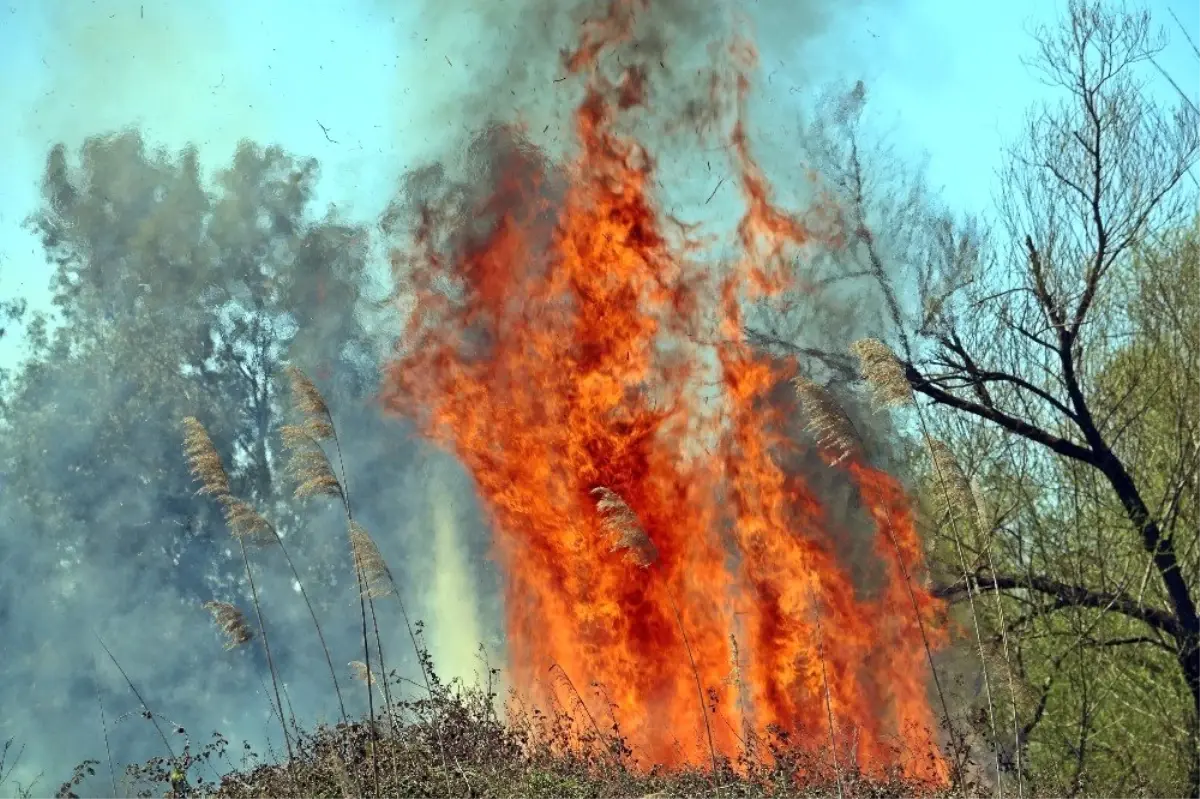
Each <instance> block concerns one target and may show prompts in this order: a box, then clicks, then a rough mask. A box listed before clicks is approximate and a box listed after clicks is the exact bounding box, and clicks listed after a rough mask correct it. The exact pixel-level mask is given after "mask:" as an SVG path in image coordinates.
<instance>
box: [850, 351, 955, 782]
mask: <svg viewBox="0 0 1200 799" xmlns="http://www.w3.org/2000/svg"><path fill="white" fill-rule="evenodd" d="M851 352H852V353H853V354H856V355H857V356H858V359H859V367H860V371H862V373H863V377H864V379H866V380H868V382H869V385H870V386H871V389H872V392H874V395H875V397H876V401H877V402H881V403H884V404H887V405H888V407H905V405H916V402H914V401H913V397H912V389H911V386H910V385H908V382H907V379H905V378H904V367H902V366H901V365H900V361H899V359H898V358H896V356H895V354H894V353H893V352H892V349H890V348H888V347H887V344H884V343H883V342H881V341H878V340H875V338H863V340H860V341H858V342H856V343H854V344H852V346H851ZM901 382H902V383H901ZM839 410H840V409H839ZM917 410H918V414H919V410H920V409H919V407H918V409H917ZM841 415H845V411H841ZM923 423H924V422H923ZM883 513H884V522H886V524H884V527H886V528H887V533H888V540H889V541H890V542H892V548H893V549H895V553H896V563H898V565H899V567H900V573H901V576H902V577H904V582H905V589H906V590H907V593H908V601H910V602H911V603H912V609H913V618H914V619H916V621H917V630H918V631H919V633H920V641H922V645H923V647H924V649H925V659H926V660H928V662H929V671H930V674H931V675H932V678H934V687H935V690H936V692H937V698H938V702H940V703H941V705H942V714H943V717H944V720H946V727H947V732H948V733H949V735H950V738H952V740H953V739H955V738H956V737H958V733H956V732H955V729H954V722H953V719H952V716H950V705H949V703H948V702H947V699H946V690H944V689H943V687H942V680H941V677H940V675H938V673H937V665H936V663H935V662H934V649H932V647H931V645H930V643H929V631H928V630H925V621H924V619H923V618H922V615H920V603H919V602H918V601H917V591H916V589H914V588H913V579H912V572H911V571H910V570H908V564H906V563H905V559H904V551H902V549H901V548H900V542H899V541H898V540H896V534H895V524H894V522H893V521H892V509H890V507H884V509H883ZM953 762H954V771H955V781H956V782H958V783H959V786H960V787H961V788H962V789H964V791H965V789H966V788H965V786H964V781H962V764H961V763H960V762H959V758H958V756H955V757H954V761H953Z"/></svg>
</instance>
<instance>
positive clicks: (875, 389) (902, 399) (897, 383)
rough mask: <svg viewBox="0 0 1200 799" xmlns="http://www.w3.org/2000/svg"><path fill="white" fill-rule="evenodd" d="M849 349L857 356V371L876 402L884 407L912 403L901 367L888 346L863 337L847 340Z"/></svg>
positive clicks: (909, 390)
mask: <svg viewBox="0 0 1200 799" xmlns="http://www.w3.org/2000/svg"><path fill="white" fill-rule="evenodd" d="M850 351H851V352H852V353H854V354H855V355H856V356H858V367H859V371H860V372H861V373H862V376H863V377H864V378H865V379H866V381H867V385H868V386H869V387H870V389H871V394H872V396H874V398H875V401H876V403H878V404H879V405H880V406H881V407H885V408H901V407H904V406H907V405H912V404H913V395H912V388H911V387H910V386H909V385H908V380H907V379H906V378H905V377H904V367H903V366H902V365H901V364H900V361H899V360H898V359H897V358H896V356H895V354H894V353H893V352H892V349H891V347H889V346H888V345H887V344H884V343H883V342H882V341H880V340H879V339H877V338H864V339H860V340H858V341H856V342H854V343H853V344H851V345H850Z"/></svg>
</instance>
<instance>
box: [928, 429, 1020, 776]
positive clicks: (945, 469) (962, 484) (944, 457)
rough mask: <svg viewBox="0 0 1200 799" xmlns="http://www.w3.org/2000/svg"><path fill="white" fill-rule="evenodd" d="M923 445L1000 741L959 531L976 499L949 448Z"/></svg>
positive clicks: (975, 590) (938, 444)
mask: <svg viewBox="0 0 1200 799" xmlns="http://www.w3.org/2000/svg"><path fill="white" fill-rule="evenodd" d="M926 443H927V445H928V447H929V455H930V459H931V460H932V462H933V470H934V474H935V476H936V478H937V482H938V484H939V485H940V486H941V489H942V500H943V503H944V506H943V508H944V511H945V513H946V516H947V518H948V519H949V522H950V525H949V526H950V532H951V534H952V536H953V540H954V549H955V552H956V553H957V554H958V563H959V567H960V569H961V570H962V575H963V581H964V585H966V588H967V604H968V606H969V607H970V610H971V621H972V625H973V627H974V630H975V641H976V644H977V645H978V647H979V666H980V668H981V669H982V671H983V692H984V697H985V699H986V701H987V711H988V722H989V726H990V727H991V731H992V740H993V741H999V740H1000V735H999V732H998V730H997V727H996V710H995V703H994V701H993V700H992V678H991V674H990V673H989V671H988V657H987V653H986V651H985V650H984V643H983V625H982V624H981V623H980V621H979V613H978V610H977V608H976V604H975V595H976V594H977V593H979V591H978V588H977V587H975V581H974V579H973V577H972V574H971V569H970V567H968V566H967V554H966V547H965V546H964V545H963V534H962V529H961V527H962V526H963V525H966V526H967V529H968V530H972V529H973V522H974V519H973V518H972V517H973V515H974V514H972V516H968V517H967V518H965V519H964V518H963V516H964V513H968V512H970V510H972V509H974V508H975V497H974V496H973V495H972V494H971V484H970V482H968V480H967V477H966V475H965V474H964V472H963V470H962V467H961V466H959V463H958V459H957V458H955V457H954V453H953V452H952V451H951V450H950V447H949V446H948V445H947V444H946V443H945V442H944V441H939V440H938V439H935V438H931V437H929V436H926ZM1000 773H1001V771H1000V750H999V748H998V747H997V749H996V774H997V779H996V795H997V797H1002V796H1003V788H1002V786H1001V783H1000V779H999V776H998V775H999V774H1000Z"/></svg>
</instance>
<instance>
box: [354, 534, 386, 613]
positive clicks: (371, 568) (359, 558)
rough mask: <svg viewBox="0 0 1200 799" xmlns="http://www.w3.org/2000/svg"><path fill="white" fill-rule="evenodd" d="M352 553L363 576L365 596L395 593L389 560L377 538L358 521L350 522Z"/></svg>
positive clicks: (355, 564) (362, 582)
mask: <svg viewBox="0 0 1200 799" xmlns="http://www.w3.org/2000/svg"><path fill="white" fill-rule="evenodd" d="M349 536H350V555H351V557H352V558H353V559H354V568H355V569H356V570H357V572H358V573H359V574H360V575H361V576H362V579H361V589H362V591H363V596H365V597H369V598H371V599H381V598H383V597H386V596H391V595H392V594H393V588H394V585H395V583H394V581H393V580H392V572H391V570H390V569H388V566H387V562H386V561H384V559H383V554H382V553H380V551H379V547H378V546H377V545H376V544H375V539H373V538H371V534H370V533H368V532H367V531H366V529H365V528H364V527H363V526H362V525H361V524H359V523H358V522H355V521H351V522H350V531H349Z"/></svg>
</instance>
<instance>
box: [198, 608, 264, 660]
mask: <svg viewBox="0 0 1200 799" xmlns="http://www.w3.org/2000/svg"><path fill="white" fill-rule="evenodd" d="M204 609H205V610H208V611H209V612H211V613H212V616H213V621H215V622H216V623H217V626H218V627H219V628H220V630H221V632H222V633H223V634H224V635H225V638H226V639H227V640H226V642H225V648H226V649H236V648H237V647H239V646H241V645H242V644H245V643H247V642H249V641H250V640H251V639H252V638H254V631H253V630H251V629H250V625H249V624H247V623H246V617H245V615H244V614H243V613H242V611H241V610H240V609H239V608H238V607H237V606H236V605H234V604H233V603H231V602H218V601H217V600H211V601H209V602H205V603H204Z"/></svg>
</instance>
